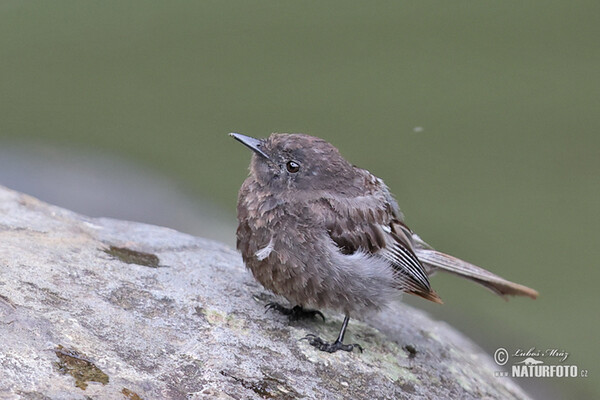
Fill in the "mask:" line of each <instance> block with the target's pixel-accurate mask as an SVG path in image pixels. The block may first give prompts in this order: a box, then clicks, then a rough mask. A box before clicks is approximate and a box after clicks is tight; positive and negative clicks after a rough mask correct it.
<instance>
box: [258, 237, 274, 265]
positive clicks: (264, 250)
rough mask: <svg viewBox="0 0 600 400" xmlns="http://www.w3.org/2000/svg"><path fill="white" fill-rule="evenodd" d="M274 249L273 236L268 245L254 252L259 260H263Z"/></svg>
mask: <svg viewBox="0 0 600 400" xmlns="http://www.w3.org/2000/svg"><path fill="white" fill-rule="evenodd" d="M272 251H273V238H271V240H269V244H268V245H266V246H265V247H263V248H262V249H260V250H258V251H257V252H256V253H254V255H255V256H256V258H257V259H258V261H262V260H264V259H265V258H267V257H269V255H270V254H271V252H272Z"/></svg>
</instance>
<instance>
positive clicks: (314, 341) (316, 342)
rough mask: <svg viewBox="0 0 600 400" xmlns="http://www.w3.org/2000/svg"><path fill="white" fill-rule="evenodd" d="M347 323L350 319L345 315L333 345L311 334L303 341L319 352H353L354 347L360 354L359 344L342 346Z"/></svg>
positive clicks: (361, 349) (360, 347)
mask: <svg viewBox="0 0 600 400" xmlns="http://www.w3.org/2000/svg"><path fill="white" fill-rule="evenodd" d="M348 321H350V317H349V316H347V315H346V317H345V318H344V322H343V323H342V329H340V334H339V335H338V337H337V339H336V340H335V342H333V343H329V342H326V341H324V340H323V339H321V338H320V337H318V336H317V335H313V334H309V335H306V336H305V337H304V338H303V339H306V340H308V343H309V344H310V345H311V346H314V347H316V348H317V349H319V350H321V351H326V352H328V353H335V352H336V351H338V350H344V351H352V350H354V348H355V347H356V348H358V349H359V350H360V352H361V353H362V351H363V348H362V346H361V345H360V344H357V343H354V344H344V343H343V341H344V335H345V334H346V327H348Z"/></svg>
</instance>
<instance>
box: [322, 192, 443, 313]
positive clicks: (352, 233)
mask: <svg viewBox="0 0 600 400" xmlns="http://www.w3.org/2000/svg"><path fill="white" fill-rule="evenodd" d="M388 195H389V192H387V191H385V192H384V191H383V190H379V191H376V192H375V193H370V194H367V195H365V196H354V197H343V196H335V197H332V198H322V202H323V203H324V204H325V206H326V207H327V208H328V210H327V211H328V212H325V213H323V214H324V215H327V216H329V217H327V218H328V219H327V220H326V221H325V226H326V229H327V232H328V234H329V236H330V237H331V239H332V240H333V241H334V242H335V244H336V245H337V246H338V248H339V249H340V252H342V253H343V254H348V255H349V254H354V253H356V252H358V251H362V252H365V253H367V254H371V255H373V256H376V257H381V258H384V259H385V260H386V261H388V262H389V263H390V265H391V266H392V267H393V268H394V271H395V273H396V277H397V286H398V288H399V289H401V290H402V291H405V292H407V293H411V294H415V295H417V296H421V297H423V298H425V299H427V300H431V301H434V302H436V303H441V302H442V301H441V299H440V298H439V296H438V295H437V293H435V291H434V290H433V289H432V288H431V286H430V284H429V279H428V277H427V273H426V271H425V268H424V267H423V265H422V264H421V262H420V261H419V259H418V258H417V256H416V255H415V253H414V251H413V249H412V243H411V239H410V238H411V236H410V235H408V234H407V232H410V229H408V228H407V227H406V225H404V224H403V223H402V222H401V221H400V220H399V219H398V218H397V214H396V212H395V211H396V210H395V209H394V208H395V207H397V206H396V205H395V202H394V204H390V202H389V201H388V197H387V196H388ZM410 233H412V232H410Z"/></svg>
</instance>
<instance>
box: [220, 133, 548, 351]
mask: <svg viewBox="0 0 600 400" xmlns="http://www.w3.org/2000/svg"><path fill="white" fill-rule="evenodd" d="M230 136H231V137H233V138H234V139H236V140H237V141H239V142H241V143H242V144H243V145H245V146H246V147H248V148H249V149H250V150H252V152H253V154H252V157H251V162H250V167H249V174H248V177H247V178H246V180H245V181H244V182H243V184H242V186H241V188H240V190H239V194H238V203H237V217H238V228H237V231H236V244H237V249H238V250H239V251H240V253H241V255H242V259H243V261H244V263H245V265H246V267H247V268H248V269H249V270H250V271H251V273H252V275H253V276H254V278H255V279H256V280H257V281H258V282H259V283H260V284H262V286H264V287H265V288H266V289H269V290H270V291H272V292H273V293H275V294H277V295H280V296H282V297H284V298H286V299H287V300H288V302H289V303H290V304H291V305H293V307H291V308H288V307H284V306H281V305H280V304H277V303H269V304H268V305H267V306H268V307H269V308H274V309H276V310H279V311H281V312H283V313H284V314H287V315H290V316H293V317H297V318H300V317H305V316H315V315H320V316H321V317H323V314H322V313H321V311H320V310H328V311H334V312H340V313H343V315H344V320H343V323H342V326H341V329H340V332H339V335H338V337H337V339H336V340H335V341H333V342H329V341H326V340H324V339H322V338H320V337H319V336H317V335H314V334H309V335H307V336H306V337H305V339H306V340H307V341H308V343H309V344H310V345H312V346H314V347H315V348H317V349H318V350H321V351H325V352H329V353H333V352H336V351H339V350H343V351H348V352H351V351H353V349H355V348H357V349H359V350H360V351H362V347H361V346H360V345H359V344H344V335H345V332H346V329H347V327H348V322H349V320H350V318H360V317H361V316H363V315H365V314H367V313H370V312H377V311H379V310H381V309H383V308H384V307H386V306H387V305H389V304H390V303H391V302H392V301H395V300H396V299H398V298H399V296H400V295H401V294H402V293H409V294H412V295H416V296H420V297H422V298H424V299H426V300H429V301H432V302H434V303H440V304H441V303H442V300H441V298H440V297H439V295H438V294H437V293H436V292H435V290H434V289H433V288H432V287H431V284H430V281H429V277H430V276H431V275H432V274H433V273H434V272H436V271H438V270H443V271H446V272H450V273H452V274H455V275H458V276H461V277H464V278H467V279H470V280H473V281H475V282H477V283H479V284H481V285H483V286H485V287H486V288H488V289H490V290H491V291H493V292H495V293H496V294H498V295H500V296H503V297H505V296H508V295H519V296H528V297H531V298H533V299H535V298H536V297H537V296H538V292H537V291H535V290H534V289H531V288H529V287H527V286H524V285H520V284H517V283H514V282H510V281H508V280H506V279H504V278H501V277H499V276H497V275H495V274H493V273H491V272H489V271H487V270H485V269H483V268H481V267H478V266H476V265H473V264H471V263H468V262H466V261H463V260H461V259H459V258H456V257H453V256H451V255H448V254H445V253H442V252H440V251H437V250H435V249H433V247H431V246H430V245H429V244H427V243H426V242H425V241H424V240H422V239H421V238H420V237H419V236H418V235H417V234H416V233H414V232H413V231H412V230H411V229H410V228H409V227H408V225H406V223H405V222H404V216H403V214H402V212H401V211H400V208H399V206H398V203H397V202H396V200H395V198H394V196H393V195H392V193H391V192H390V190H389V189H388V187H387V186H386V184H385V183H384V182H383V180H381V179H380V178H378V177H376V176H375V175H373V174H371V173H370V172H369V171H367V170H366V169H362V168H359V167H356V166H354V165H353V164H351V163H349V162H348V161H346V159H345V158H344V157H343V156H342V155H341V154H340V152H339V150H338V149H337V148H336V147H334V146H333V145H332V144H330V143H329V142H327V141H325V140H323V139H320V138H318V137H314V136H310V135H306V134H301V133H292V134H286V133H273V134H271V135H270V136H268V137H267V138H263V139H256V138H253V137H250V136H246V135H242V134H240V133H230ZM323 319H324V318H323Z"/></svg>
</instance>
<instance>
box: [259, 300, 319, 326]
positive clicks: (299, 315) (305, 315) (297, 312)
mask: <svg viewBox="0 0 600 400" xmlns="http://www.w3.org/2000/svg"><path fill="white" fill-rule="evenodd" d="M265 308H266V309H267V311H268V310H276V311H279V312H280V313H282V314H283V315H287V316H288V317H290V319H291V320H292V321H297V320H300V319H314V318H316V317H317V316H319V317H321V318H322V319H323V321H325V316H324V315H323V313H322V312H321V311H319V310H306V309H304V308H302V306H294V307H292V308H287V307H284V306H282V305H281V304H279V303H275V302H271V303H268V304H266V305H265ZM265 312H266V311H265Z"/></svg>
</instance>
